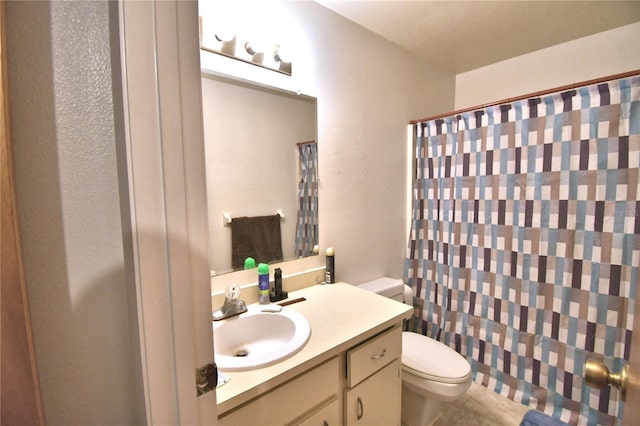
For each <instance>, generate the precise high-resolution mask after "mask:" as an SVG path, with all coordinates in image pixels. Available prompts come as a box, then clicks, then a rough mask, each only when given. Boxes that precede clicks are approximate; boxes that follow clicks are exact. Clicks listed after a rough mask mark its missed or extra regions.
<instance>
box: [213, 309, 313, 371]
mask: <svg viewBox="0 0 640 426" xmlns="http://www.w3.org/2000/svg"><path fill="white" fill-rule="evenodd" d="M265 306H266V305H251V306H249V307H248V308H249V310H248V311H247V312H245V313H244V314H241V315H238V316H235V317H231V318H229V319H226V320H223V321H216V322H214V323H213V330H214V331H213V347H214V349H215V355H216V364H217V365H218V368H220V370H222V371H246V370H253V369H256V368H261V367H266V366H268V365H271V364H275V363H276V362H279V361H282V360H284V359H286V358H288V357H290V356H292V355H294V354H295V353H296V352H298V351H299V350H300V349H302V347H303V346H304V345H305V344H306V343H307V341H308V340H309V336H310V335H311V327H310V326H309V321H307V319H306V318H305V317H304V316H302V315H301V314H300V313H298V312H296V311H293V310H289V309H287V308H283V309H282V311H280V312H263V311H262V309H264V308H265Z"/></svg>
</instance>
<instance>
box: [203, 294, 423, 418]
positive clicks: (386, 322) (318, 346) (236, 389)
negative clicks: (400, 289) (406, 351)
mask: <svg viewBox="0 0 640 426" xmlns="http://www.w3.org/2000/svg"><path fill="white" fill-rule="evenodd" d="M300 297H304V298H306V299H307V300H305V301H304V302H300V303H295V304H292V305H289V306H287V307H285V309H293V310H295V311H297V312H300V313H301V314H303V315H304V316H305V317H306V318H307V320H308V321H309V324H310V325H311V337H310V338H309V341H308V342H307V344H306V345H305V346H304V347H303V348H302V349H301V350H300V351H299V352H298V353H296V354H295V355H293V356H292V357H290V358H288V359H285V360H284V361H281V362H279V363H276V364H274V365H271V366H267V367H264V368H260V369H256V370H251V371H243V372H224V371H223V373H224V374H225V376H227V377H229V378H230V379H231V380H230V381H229V382H228V383H226V384H225V385H223V386H221V387H219V388H218V389H217V390H216V397H217V407H218V415H221V414H224V413H226V412H227V411H230V410H233V409H234V408H236V407H238V406H240V405H242V404H244V403H245V402H248V401H249V400H251V399H253V398H255V397H257V396H259V395H261V394H262V393H264V392H266V391H268V390H270V389H273V388H274V387H276V386H279V385H281V384H283V383H285V382H287V381H288V380H291V379H292V378H294V377H295V376H297V375H299V374H301V373H304V372H305V371H307V370H309V369H311V368H313V367H315V366H317V365H320V364H322V363H323V362H325V361H327V360H329V359H331V358H333V357H334V356H336V355H338V354H340V353H341V352H344V351H345V350H347V349H350V348H351V347H353V346H354V345H357V344H358V343H360V342H362V341H364V340H367V339H369V338H370V337H373V336H375V335H376V334H379V333H380V332H382V331H384V330H386V329H388V328H390V327H392V326H394V325H397V324H400V323H401V322H402V320H404V319H408V318H410V317H411V316H412V315H413V308H412V307H411V306H409V305H405V304H402V303H400V302H396V301H394V300H391V299H387V298H385V297H382V296H379V295H376V294H373V293H370V292H368V291H365V290H362V289H360V288H358V287H356V286H352V285H350V284H346V283H336V284H330V285H314V286H311V287H307V288H305V289H302V290H298V291H294V292H290V293H289V300H293V299H297V298H300Z"/></svg>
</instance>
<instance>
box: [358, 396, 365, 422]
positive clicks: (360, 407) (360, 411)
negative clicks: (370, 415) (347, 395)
mask: <svg viewBox="0 0 640 426" xmlns="http://www.w3.org/2000/svg"><path fill="white" fill-rule="evenodd" d="M362 416H364V404H363V403H362V400H361V399H360V397H358V416H357V419H358V420H360V419H361V418H362Z"/></svg>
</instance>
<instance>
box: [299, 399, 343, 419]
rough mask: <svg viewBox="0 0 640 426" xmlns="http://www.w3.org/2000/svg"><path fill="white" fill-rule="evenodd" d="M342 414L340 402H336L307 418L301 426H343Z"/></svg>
mask: <svg viewBox="0 0 640 426" xmlns="http://www.w3.org/2000/svg"><path fill="white" fill-rule="evenodd" d="M341 419H342V413H340V404H339V403H338V400H337V399H336V400H334V401H333V402H332V403H331V404H329V405H327V406H326V407H324V408H323V409H321V410H320V411H318V412H317V413H315V414H313V415H311V416H309V417H307V418H306V419H304V420H303V421H302V422H300V423H298V424H299V425H300V426H341V425H342V421H341Z"/></svg>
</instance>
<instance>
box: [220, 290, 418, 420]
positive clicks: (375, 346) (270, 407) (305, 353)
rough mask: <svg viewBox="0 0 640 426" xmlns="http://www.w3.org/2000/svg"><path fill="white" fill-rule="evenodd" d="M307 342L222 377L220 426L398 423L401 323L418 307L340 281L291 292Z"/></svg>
mask: <svg viewBox="0 0 640 426" xmlns="http://www.w3.org/2000/svg"><path fill="white" fill-rule="evenodd" d="M298 298H304V299H306V300H304V301H301V302H298V303H295V304H291V305H289V306H286V307H285V308H284V309H293V310H295V311H297V312H299V313H300V314H302V315H304V316H305V317H306V318H307V320H308V321H309V323H310V325H311V336H310V338H309V341H308V342H307V344H306V345H305V346H304V347H303V348H302V349H301V350H300V351H299V352H297V353H296V354H294V355H293V356H291V357H289V358H287V359H285V360H283V361H281V362H278V363H276V364H274V365H271V366H267V367H264V368H259V369H255V370H250V371H242V372H224V371H223V373H224V374H225V375H226V376H227V377H228V378H230V380H229V382H228V383H226V384H224V385H222V386H220V387H218V389H217V390H216V393H217V403H218V416H219V424H220V425H223V426H228V425H247V424H253V425H289V424H301V425H319V426H325V425H329V426H332V425H342V424H348V425H355V424H358V425H367V424H385V425H393V424H397V425H399V424H400V402H401V401H400V394H401V377H400V359H401V351H402V322H403V320H404V319H408V318H409V317H411V315H412V314H413V308H412V307H411V306H408V305H405V304H403V303H400V302H396V301H393V300H391V299H387V298H385V297H381V296H378V295H376V294H373V293H370V292H368V291H365V290H362V289H359V288H357V287H355V286H352V285H349V284H345V283H336V284H326V285H315V286H312V287H308V288H305V289H302V290H298V291H295V292H291V293H290V294H289V300H294V299H298Z"/></svg>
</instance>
